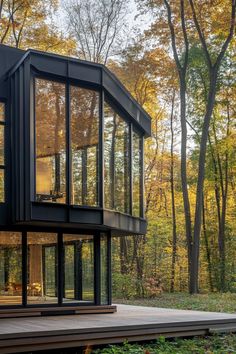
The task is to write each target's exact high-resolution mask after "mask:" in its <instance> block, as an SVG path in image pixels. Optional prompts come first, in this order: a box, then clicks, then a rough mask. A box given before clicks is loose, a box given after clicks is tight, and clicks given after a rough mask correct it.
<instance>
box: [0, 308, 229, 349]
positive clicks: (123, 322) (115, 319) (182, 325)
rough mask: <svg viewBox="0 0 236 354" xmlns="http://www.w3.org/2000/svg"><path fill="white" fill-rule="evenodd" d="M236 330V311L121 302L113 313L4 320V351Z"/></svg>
mask: <svg viewBox="0 0 236 354" xmlns="http://www.w3.org/2000/svg"><path fill="white" fill-rule="evenodd" d="M222 328H227V330H229V331H230V330H232V331H236V314H225V313H216V312H203V311H188V310H173V309H164V308H151V307H142V306H130V305H117V312H116V313H113V314H91V315H90V314H87V315H85V314H81V315H67V316H65V315H64V316H45V317H31V318H5V319H1V320H0V353H20V352H24V351H27V350H28V351H34V350H39V348H40V349H48V350H49V349H53V348H66V347H77V346H84V345H87V344H92V345H96V344H99V345H100V344H107V343H121V342H123V341H124V340H126V339H127V340H129V341H137V340H144V339H155V338H157V337H158V336H160V335H164V336H166V337H176V336H181V335H195V334H206V333H210V332H214V331H215V332H217V331H218V329H222Z"/></svg>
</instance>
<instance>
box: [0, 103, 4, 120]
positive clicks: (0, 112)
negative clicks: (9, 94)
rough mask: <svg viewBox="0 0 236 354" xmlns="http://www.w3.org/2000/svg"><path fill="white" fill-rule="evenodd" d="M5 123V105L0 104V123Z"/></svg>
mask: <svg viewBox="0 0 236 354" xmlns="http://www.w3.org/2000/svg"><path fill="white" fill-rule="evenodd" d="M4 121H5V103H3V102H0V122H4Z"/></svg>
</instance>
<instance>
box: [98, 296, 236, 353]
mask: <svg viewBox="0 0 236 354" xmlns="http://www.w3.org/2000/svg"><path fill="white" fill-rule="evenodd" d="M114 303H119V304H121V303H122V304H129V305H136V306H152V307H153V306H154V307H164V308H165V307H166V308H174V309H182V310H199V311H216V312H229V313H234V312H236V294H230V293H225V294H199V295H189V294H184V293H174V294H169V293H163V294H160V295H159V296H158V297H156V298H153V299H132V300H131V299H130V300H124V299H122V300H121V299H116V300H114ZM92 353H96V354H235V353H236V335H235V334H227V335H213V336H207V337H194V338H188V339H184V338H178V339H172V340H168V339H166V340H165V338H163V337H161V338H159V339H157V340H156V341H154V342H149V343H144V344H142V343H138V344H129V343H124V344H123V345H112V346H107V347H105V348H101V349H97V350H94V351H93V352H92Z"/></svg>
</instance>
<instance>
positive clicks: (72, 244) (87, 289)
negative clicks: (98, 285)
mask: <svg viewBox="0 0 236 354" xmlns="http://www.w3.org/2000/svg"><path fill="white" fill-rule="evenodd" d="M63 243H64V300H63V301H65V302H66V301H67V300H68V299H70V300H76V301H94V239H93V236H91V235H87V236H85V235H83V236H81V235H68V234H66V235H63Z"/></svg>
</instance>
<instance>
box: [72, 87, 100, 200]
mask: <svg viewBox="0 0 236 354" xmlns="http://www.w3.org/2000/svg"><path fill="white" fill-rule="evenodd" d="M70 109H71V119H70V131H71V158H72V174H71V175H72V183H71V204H74V205H91V206H97V205H98V167H97V166H98V147H99V93H98V92H96V91H92V90H87V89H84V88H80V87H77V86H71V87H70Z"/></svg>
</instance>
